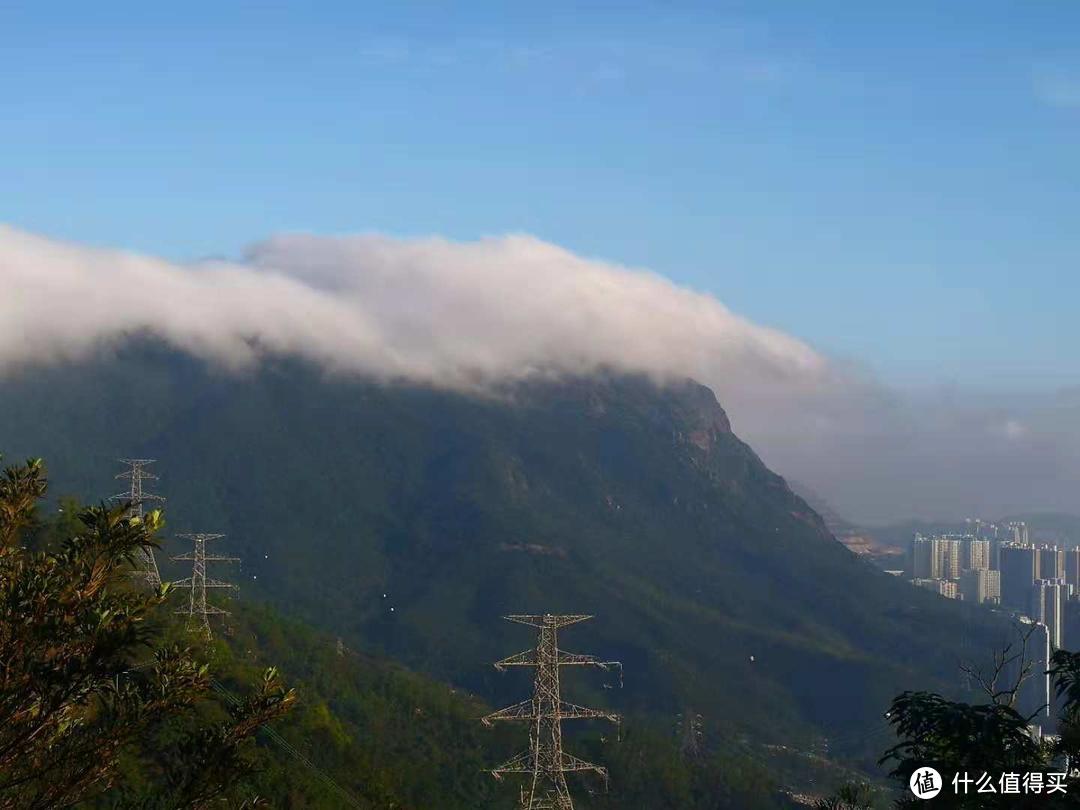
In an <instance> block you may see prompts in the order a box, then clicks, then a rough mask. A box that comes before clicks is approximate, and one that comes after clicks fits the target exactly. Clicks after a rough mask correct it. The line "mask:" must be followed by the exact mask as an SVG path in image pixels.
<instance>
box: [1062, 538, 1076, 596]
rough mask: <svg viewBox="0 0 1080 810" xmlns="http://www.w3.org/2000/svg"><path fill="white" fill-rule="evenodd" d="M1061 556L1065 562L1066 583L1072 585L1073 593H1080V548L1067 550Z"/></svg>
mask: <svg viewBox="0 0 1080 810" xmlns="http://www.w3.org/2000/svg"><path fill="white" fill-rule="evenodd" d="M1061 556H1062V557H1063V558H1064V561H1065V581H1066V582H1067V583H1069V584H1070V585H1072V588H1073V592H1074V593H1076V592H1080V548H1076V547H1073V548H1067V549H1065V550H1064V551H1063V552H1062V554H1061Z"/></svg>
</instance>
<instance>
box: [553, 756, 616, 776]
mask: <svg viewBox="0 0 1080 810" xmlns="http://www.w3.org/2000/svg"><path fill="white" fill-rule="evenodd" d="M562 769H563V770H564V771H567V772H569V771H592V772H593V773H598V774H600V775H601V776H602V777H604V778H605V779H607V775H608V771H607V768H605V767H603V766H601V765H594V764H593V763H591V762H586V761H585V760H583V759H579V758H578V757H575V756H574V755H573V754H568V753H566V752H565V751H563V755H562Z"/></svg>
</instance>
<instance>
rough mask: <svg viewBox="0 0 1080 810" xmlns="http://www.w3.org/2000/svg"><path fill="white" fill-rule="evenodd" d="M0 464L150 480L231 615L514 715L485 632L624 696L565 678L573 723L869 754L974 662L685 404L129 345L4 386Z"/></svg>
mask: <svg viewBox="0 0 1080 810" xmlns="http://www.w3.org/2000/svg"><path fill="white" fill-rule="evenodd" d="M0 447H3V448H4V450H5V452H7V453H9V454H13V455H23V454H34V455H42V456H45V457H47V458H48V459H50V462H51V466H52V468H53V470H54V473H55V475H54V478H55V481H56V486H55V488H54V491H56V492H72V493H75V494H79V495H83V496H86V495H89V494H92V493H100V492H102V491H105V490H106V488H107V487H110V486H113V487H115V485H114V484H113V483H112V482H110V480H109V479H110V476H111V474H112V473H113V472H114V471H115V465H114V464H113V461H112V459H114V458H115V457H116V456H124V455H138V456H150V457H155V458H157V459H159V464H158V466H159V471H160V473H161V475H162V480H161V482H160V487H159V489H160V491H161V492H162V494H165V495H166V496H168V497H169V499H170V501H169V514H170V525H171V526H172V527H173V529H174V530H176V531H182V530H200V531H220V532H224V533H226V534H229V535H230V536H229V537H228V539H227V540H226V541H223V542H222V547H223V548H228V549H229V550H231V551H233V552H236V553H238V554H239V555H240V556H242V557H243V558H244V559H245V563H244V567H243V575H242V579H241V582H242V584H243V586H244V588H245V590H247V591H249V592H254V594H255V595H256V596H258V597H264V598H266V599H268V600H271V601H273V602H274V603H276V604H278V605H279V606H281V607H282V608H284V609H285V610H286V611H287V612H290V613H293V614H295V615H298V616H300V617H303V618H305V619H306V620H308V621H310V622H312V623H314V624H315V625H317V626H319V627H321V628H323V629H324V630H326V631H329V632H331V633H334V634H338V635H341V636H342V637H344V638H345V639H346V641H347V643H349V644H351V645H354V646H357V647H360V648H362V649H366V650H371V651H375V652H379V653H382V654H386V655H390V656H393V657H395V658H397V659H399V660H401V661H403V662H405V663H407V664H408V665H409V666H411V667H413V668H415V669H418V670H421V671H424V672H427V673H430V674H433V675H435V676H436V677H438V678H440V679H443V680H446V681H449V682H452V683H455V684H458V685H461V686H464V687H466V688H467V689H469V690H471V691H474V692H476V693H478V694H480V695H482V696H483V697H484V698H486V699H487V700H489V701H491V702H503V701H512V700H516V699H520V698H521V697H522V696H523V694H524V690H527V688H528V687H527V683H526V682H525V681H524V679H522V678H518V677H515V676H512V675H506V676H499V675H497V674H495V673H493V672H492V671H491V669H490V667H489V666H487V662H489V661H492V660H495V659H497V658H500V657H503V656H505V655H508V654H510V653H513V652H517V651H518V650H519V649H524V648H525V647H527V646H529V644H530V642H531V641H532V639H531V638H530V637H529V635H528V633H527V632H525V631H524V630H523V628H520V627H514V626H511V625H507V624H505V623H503V622H501V621H500V620H499V616H500V615H502V614H504V613H507V612H544V611H551V612H588V613H594V614H596V616H597V619H596V620H595V621H593V622H591V623H590V624H587V625H583V626H581V627H580V628H579V629H575V630H574V631H572V632H570V633H568V634H567V636H566V638H565V645H566V646H567V647H568V648H570V649H581V650H583V651H589V652H593V653H596V654H599V655H602V656H604V657H607V658H613V659H618V660H621V661H623V662H624V664H625V666H626V684H625V686H626V688H625V689H624V690H622V691H621V692H620V691H616V690H611V689H601V688H599V687H600V686H601V685H603V686H613V684H612V683H606V684H605V683H603V680H602V679H600V680H598V679H595V678H586V677H575V676H571V677H570V678H569V679H568V683H567V688H568V690H570V691H571V692H572V693H573V696H574V698H575V699H576V700H578V701H580V702H587V701H593V702H598V703H600V702H605V701H614V702H616V703H617V705H618V706H619V708H620V709H621V710H624V711H630V712H632V713H633V712H640V713H644V714H648V715H652V716H654V717H657V718H662V717H666V718H669V719H670V718H672V717H673V716H674V715H675V714H676V713H678V712H680V711H683V710H684V709H685V708H686V707H688V706H689V707H693V709H694V710H695V711H698V712H701V713H702V714H703V715H704V716H705V718H706V724H707V727H708V728H710V729H713V730H719V729H723V730H725V731H726V732H728V733H736V732H738V733H742V732H746V733H749V734H751V735H752V736H754V737H755V738H757V739H766V740H769V739H771V740H774V741H778V742H785V743H793V742H794V743H795V744H797V745H810V744H811V743H812V742H813V741H814V740H815V739H819V737H820V735H822V734H825V735H826V736H830V737H835V738H836V740H835V745H834V747H833V750H834V751H835V750H836V748H838V747H839V748H843V747H845V746H848V747H850V748H852V749H856V750H858V751H859V752H862V753H869V752H868V750H867V746H869V745H870V744H869V743H866V744H864V743H865V740H866V735H865V734H863V732H865V731H866V730H868V729H873V728H876V727H879V726H880V724H881V712H882V710H883V709H884V707H885V706H886V705H887V702H888V700H889V698H890V697H891V696H892V695H893V694H895V693H896V692H898V691H900V690H902V689H904V688H942V689H948V688H949V687H950V686H952V685H954V684H955V682H956V677H955V653H954V650H955V648H956V646H957V643H958V641H959V639H960V638H961V636H966V637H967V649H968V650H977V649H979V647H980V645H986V646H988V645H989V644H990V643H992V642H993V641H994V640H995V639H996V637H997V630H998V628H996V626H995V625H994V624H993V620H992V618H991V617H990V616H989V615H988V614H987V613H985V612H983V611H979V610H974V609H970V608H965V606H963V605H958V604H952V603H947V602H945V601H944V600H941V599H940V598H938V597H936V596H933V595H931V594H929V593H922V592H916V591H914V590H913V589H912V588H911V587H910V586H909V585H907V584H906V583H903V582H900V581H898V580H896V579H895V578H892V577H890V576H888V575H885V574H883V573H881V572H879V571H877V570H874V569H873V567H872V566H870V565H869V564H867V563H865V562H863V561H860V560H858V559H856V558H855V557H854V556H853V555H852V554H851V553H849V552H848V551H847V550H846V549H844V548H843V547H842V546H841V545H840V544H839V543H837V542H836V541H835V540H834V539H833V538H832V537H831V536H830V535H829V533H828V532H827V530H826V529H825V527H824V524H823V523H822V521H821V520H820V518H819V517H818V516H817V515H816V514H814V513H813V511H812V510H811V509H810V508H809V507H808V506H807V505H806V504H805V502H803V501H802V500H801V499H800V498H798V497H797V496H795V495H794V494H793V493H792V492H791V490H790V489H789V488H788V487H787V485H786V484H785V482H784V481H783V480H782V479H781V478H780V477H778V476H776V475H775V474H773V473H772V472H770V471H769V470H768V469H767V468H766V467H765V466H764V465H763V464H762V463H761V461H760V460H759V459H758V458H757V457H756V456H755V454H754V453H753V452H752V451H751V450H750V448H749V447H747V446H746V445H745V444H743V443H742V442H741V441H739V440H738V438H737V437H736V436H735V435H734V434H733V433H732V432H731V430H730V426H729V425H728V421H727V418H726V416H725V415H724V413H723V411H722V410H721V408H720V406H719V405H718V404H717V403H716V401H715V399H714V398H713V396H712V394H711V392H709V391H708V390H707V389H705V388H703V387H701V386H698V385H695V384H693V383H689V382H688V383H685V384H682V385H678V386H673V387H669V388H657V387H656V386H654V385H653V384H652V383H650V382H648V381H646V380H642V379H633V378H625V377H605V378H597V379H589V380H572V381H565V380H564V381H548V382H537V383H534V384H531V385H529V386H525V387H521V388H517V389H515V390H513V391H507V392H505V394H504V396H501V397H493V396H489V397H477V396H465V395H460V394H453V393H446V392H440V391H434V390H429V389H423V388H416V387H407V386H393V385H379V384H375V383H371V382H366V381H363V380H358V379H352V378H350V379H342V378H335V377H327V376H326V375H325V374H324V373H323V372H321V371H318V370H315V369H312V368H310V367H307V366H305V365H303V364H300V363H298V362H294V361H291V360H277V361H273V362H268V363H266V364H264V365H263V366H262V367H261V368H259V369H257V370H254V371H251V372H249V373H246V374H241V375H232V374H226V373H222V372H218V371H215V370H212V369H208V368H206V367H205V366H204V365H203V364H202V363H200V362H198V361H195V360H192V359H190V358H187V357H185V356H182V355H178V354H175V353H172V352H169V351H166V350H164V349H162V348H160V347H158V346H154V345H148V344H145V343H137V344H133V345H130V346H128V347H126V348H124V349H122V350H121V351H120V352H119V354H117V355H115V356H110V357H103V358H101V359H100V360H98V361H96V362H94V363H90V364H84V365H82V366H79V367H75V366H64V367H52V368H48V369H33V370H26V371H25V372H23V373H20V374H17V375H14V376H10V377H8V378H6V379H4V380H3V383H2V388H0ZM180 550H181V548H180V546H179V545H178V544H174V545H171V546H170V548H169V549H168V552H169V553H174V554H175V553H178V552H179V551H180Z"/></svg>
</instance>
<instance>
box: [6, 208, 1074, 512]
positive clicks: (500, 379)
mask: <svg viewBox="0 0 1080 810" xmlns="http://www.w3.org/2000/svg"><path fill="white" fill-rule="evenodd" d="M0 281H2V285H3V289H4V290H6V291H7V294H6V295H3V296H0V385H2V378H3V375H4V374H5V373H17V372H18V370H20V369H25V368H26V367H28V366H32V365H34V364H36V363H43V362H56V361H71V360H78V359H80V358H82V357H85V356H88V355H89V354H91V353H93V352H95V351H98V350H100V349H102V348H103V347H105V348H107V347H108V346H110V345H113V344H116V343H117V342H118V341H121V340H123V339H124V338H125V337H127V336H130V335H134V334H142V333H150V334H154V335H157V336H159V337H160V338H161V339H163V340H165V341H167V342H168V343H170V344H172V345H173V346H175V347H177V348H179V349H182V350H184V351H187V352H191V353H193V354H196V355H198V356H200V357H204V358H206V359H208V360H211V361H214V362H217V363H221V364H224V365H226V366H228V367H231V368H237V369H242V368H244V367H246V366H249V365H250V364H252V363H254V362H257V360H258V356H259V354H260V353H262V352H273V353H288V354H296V355H300V356H303V357H305V358H308V359H310V360H311V361H313V362H316V363H318V364H320V365H322V366H324V367H325V368H326V369H327V370H328V371H330V372H333V373H359V374H364V375H369V376H374V377H377V378H380V379H384V380H387V381H393V380H406V381H411V382H417V383H424V384H431V385H435V386H440V387H446V388H452V389H458V390H476V389H479V388H483V387H484V386H487V385H489V384H499V383H504V382H508V381H511V382H512V381H514V380H520V379H525V378H528V377H529V376H532V375H537V374H587V373H590V372H592V371H595V370H597V369H603V368H606V369H612V370H616V371H627V372H637V373H645V374H649V375H652V376H654V377H655V378H657V379H658V380H664V379H681V378H684V377H692V378H694V379H697V380H699V381H700V382H703V383H705V384H706V385H709V386H710V387H711V388H713V390H714V391H715V392H716V393H717V396H718V398H719V399H720V401H721V403H722V404H723V405H724V406H725V408H726V409H727V410H728V411H729V413H730V414H731V416H732V421H733V423H734V426H735V429H736V430H737V431H738V432H739V433H740V435H742V436H743V437H744V438H746V439H747V440H749V441H750V442H751V444H753V445H754V446H755V448H756V449H758V450H759V451H760V452H762V453H763V455H764V457H765V459H766V461H767V462H769V463H770V464H772V465H773V466H775V467H776V468H777V469H778V470H779V471H780V472H781V473H785V474H790V475H791V476H792V477H793V478H796V479H799V480H802V481H806V482H807V483H808V484H810V485H811V486H813V487H814V488H815V489H818V490H819V491H821V492H822V493H823V494H824V495H826V497H828V498H830V499H832V500H833V501H834V502H836V504H837V505H838V506H839V507H840V508H841V510H847V511H848V512H849V513H850V514H853V515H854V516H855V517H860V516H862V515H867V516H870V515H877V516H880V517H885V516H886V514H887V512H886V511H885V510H887V509H892V510H895V515H896V516H899V515H903V514H908V513H911V512H912V511H915V512H919V511H921V512H924V513H926V512H930V513H933V512H934V511H938V512H940V513H944V510H945V507H946V502H945V501H943V500H941V499H942V497H943V493H942V492H941V486H940V485H941V483H942V481H941V480H939V479H941V478H945V479H947V480H950V481H952V482H954V486H955V487H956V489H957V493H956V495H955V496H954V499H953V501H951V503H954V504H955V503H963V504H965V505H966V504H970V505H971V507H972V508H976V507H978V506H980V505H982V502H981V501H980V499H981V498H982V497H983V496H984V495H985V496H986V498H987V499H991V501H992V499H993V498H995V497H998V495H997V493H998V492H999V491H1000V489H1001V487H1002V486H1003V485H1005V486H1008V485H1009V484H1008V481H1007V480H1006V481H995V482H994V486H993V490H994V492H993V493H990V492H989V491H987V492H983V491H982V490H981V489H979V488H978V487H977V486H975V487H974V488H973V486H972V485H971V484H970V482H964V483H962V484H961V483H957V478H956V472H955V469H954V468H955V464H954V462H955V461H956V460H957V459H959V460H961V461H966V462H970V461H973V460H976V459H977V460H978V461H979V463H980V464H986V463H991V464H993V463H995V462H1004V461H1005V460H1006V459H1010V458H1011V459H1012V461H1010V462H1009V463H1012V464H1015V463H1016V459H1017V458H1019V459H1021V462H1022V463H1021V467H1022V468H1027V467H1030V468H1031V469H1042V470H1046V469H1050V468H1048V467H1046V461H1047V455H1046V452H1047V447H1048V446H1047V445H1046V443H1045V436H1044V434H1043V433H1041V432H1040V430H1039V427H1038V425H1035V426H1032V425H1030V424H1028V422H1026V421H1024V420H1023V419H1022V418H1020V417H1019V416H1018V415H1017V413H1015V412H1013V411H1009V412H998V411H997V410H993V409H989V410H988V409H985V408H967V407H960V408H955V407H952V408H951V409H950V408H945V407H941V406H940V403H938V404H933V405H931V406H929V407H926V408H925V410H916V409H915V408H913V406H912V404H911V402H909V401H908V400H907V399H906V398H904V397H901V396H900V395H898V394H897V393H896V392H893V391H890V390H888V389H886V388H885V387H883V386H881V385H878V384H875V383H873V382H872V381H869V380H868V379H866V378H865V377H864V376H862V375H858V374H854V373H851V372H850V371H849V370H846V369H844V368H841V367H839V366H838V365H837V364H836V363H834V362H832V361H830V360H829V359H828V358H826V357H824V356H823V355H821V354H820V353H818V352H817V351H815V350H814V349H813V348H811V347H810V346H808V345H807V344H806V343H804V342H802V341H800V340H798V339H796V338H794V337H792V336H789V335H786V334H784V333H782V332H779V331H777V330H773V329H769V328H765V327H762V326H760V325H757V324H754V323H752V322H750V321H748V320H746V319H745V318H742V317H740V316H738V315H737V314H735V313H732V312H731V311H730V310H728V309H727V308H726V307H725V306H723V304H721V303H720V302H719V301H718V300H716V299H715V298H714V297H712V296H709V295H704V294H701V293H697V292H694V291H692V290H689V289H686V288H684V287H680V286H678V285H676V284H674V283H672V282H671V281H669V280H667V279H665V278H663V277H661V276H658V275H655V274H653V273H650V272H646V271H641V270H634V269H630V268H626V267H622V266H619V265H615V264H610V263H606V262H602V261H596V260H592V259H587V258H583V257H580V256H577V255H575V254H573V253H570V252H568V251H566V250H564V249H562V248H559V247H557V246H555V245H552V244H548V243H545V242H542V241H540V240H537V239H534V238H532V237H528V236H506V237H500V238H489V239H484V240H480V241H476V242H468V243H459V242H451V241H447V240H443V239H438V238H426V239H407V240H402V239H393V238H389V237H385V236H376V235H367V236H352V237H337V238H331V237H317V236H307V235H285V236H277V237H274V238H271V239H269V240H267V241H265V242H262V243H259V244H257V245H255V246H253V247H252V248H251V249H250V250H249V252H248V254H247V256H246V257H245V259H244V260H243V261H239V262H221V261H212V262H200V263H193V264H177V263H173V262H168V261H165V260H161V259H156V258H152V257H147V256H139V255H134V254H130V253H125V252H121V251H115V250H105V249H98V248H90V247H85V246H80V245H72V244H67V243H63V242H58V241H55V240H51V239H47V238H43V237H40V236H36V235H33V234H28V233H26V232H23V231H19V230H16V229H13V228H6V227H0ZM1059 444H1060V443H1058V445H1059ZM1033 448H1034V449H1033ZM1051 449H1052V450H1053V453H1052V454H1051V455H1053V454H1054V453H1060V452H1061V450H1060V446H1058V448H1057V449H1056V450H1055V449H1053V448H1051ZM1025 454H1026V455H1025ZM1032 454H1034V455H1032ZM1029 456H1030V458H1029ZM1040 463H1041V464H1042V466H1040ZM935 465H936V466H935ZM1058 466H1060V465H1058V464H1056V462H1055V465H1054V466H1053V468H1054V469H1057V467H1058ZM1073 466H1074V467H1075V464H1074V465H1073ZM1073 472H1075V473H1076V475H1077V478H1078V479H1080V471H1076V470H1071V471H1070V473H1069V474H1070V475H1072V473H1073ZM975 477H976V478H978V474H977V472H976V473H975ZM1006 478H1008V476H1006ZM1040 480H1041V479H1040ZM1051 489H1052V490H1054V491H1055V492H1056V488H1054V487H1052V488H1051ZM1021 495H1023V493H1021ZM1054 497H1055V498H1056V497H1057V496H1056V495H1055V496H1054ZM935 499H937V500H935ZM1021 502H1023V503H1027V501H1017V505H1019V504H1020V503H1021ZM1057 502H1058V501H1057V500H1054V499H1053V498H1052V499H1051V500H1050V501H1048V502H1047V503H1046V504H1045V505H1055V504H1057ZM987 505H988V506H989V504H987ZM950 511H951V510H950ZM993 513H994V511H993V510H991V514H993ZM889 516H892V514H889Z"/></svg>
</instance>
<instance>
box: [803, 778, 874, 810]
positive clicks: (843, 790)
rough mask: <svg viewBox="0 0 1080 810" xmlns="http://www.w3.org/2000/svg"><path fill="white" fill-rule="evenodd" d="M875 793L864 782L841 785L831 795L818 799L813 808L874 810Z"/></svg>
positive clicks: (816, 809) (817, 809) (825, 809)
mask: <svg viewBox="0 0 1080 810" xmlns="http://www.w3.org/2000/svg"><path fill="white" fill-rule="evenodd" d="M877 794H878V792H877V791H875V790H874V788H872V787H871V786H870V785H868V784H865V783H853V784H847V785H842V786H841V787H840V788H839V789H838V790H837V791H836V793H834V794H833V795H832V796H828V797H826V798H824V799H821V800H820V801H818V803H817V804H815V805H814V810H874V807H875V806H876V802H877V798H878V796H877Z"/></svg>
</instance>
